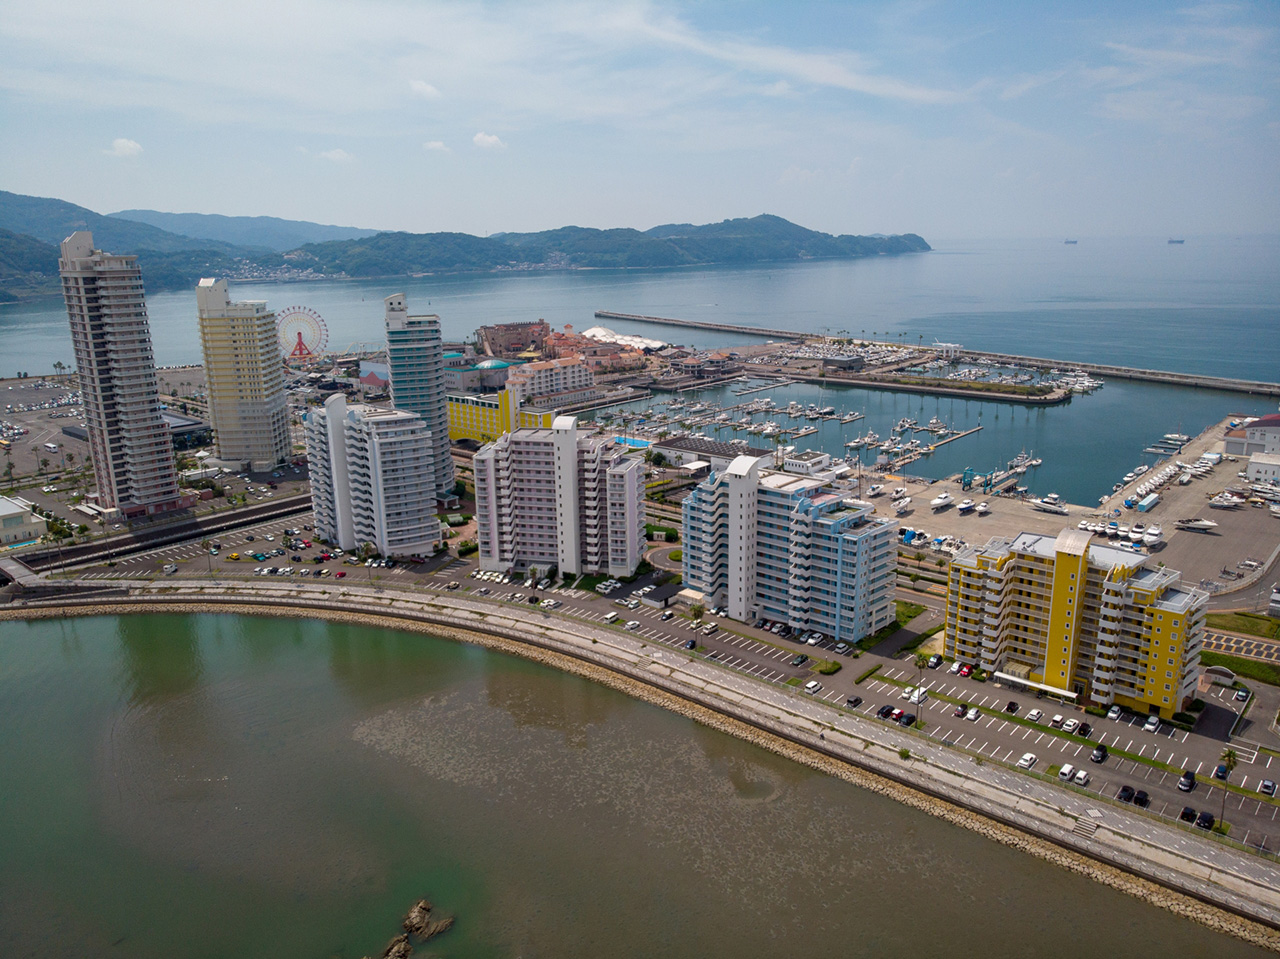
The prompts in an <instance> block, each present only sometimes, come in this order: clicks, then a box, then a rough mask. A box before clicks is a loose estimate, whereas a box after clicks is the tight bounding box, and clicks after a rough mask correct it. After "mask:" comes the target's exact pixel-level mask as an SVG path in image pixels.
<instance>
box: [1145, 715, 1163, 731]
mask: <svg viewBox="0 0 1280 959" xmlns="http://www.w3.org/2000/svg"><path fill="white" fill-rule="evenodd" d="M1142 731H1143V732H1144V733H1158V732H1159V731H1160V717H1159V716H1156V715H1154V714H1152V715H1151V716H1149V717H1147V721H1146V722H1145V723H1143V724H1142Z"/></svg>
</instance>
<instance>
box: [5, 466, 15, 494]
mask: <svg viewBox="0 0 1280 959" xmlns="http://www.w3.org/2000/svg"><path fill="white" fill-rule="evenodd" d="M4 477H5V479H6V480H8V481H9V491H10V492H12V491H13V460H9V461H8V462H6V463H5V464H4Z"/></svg>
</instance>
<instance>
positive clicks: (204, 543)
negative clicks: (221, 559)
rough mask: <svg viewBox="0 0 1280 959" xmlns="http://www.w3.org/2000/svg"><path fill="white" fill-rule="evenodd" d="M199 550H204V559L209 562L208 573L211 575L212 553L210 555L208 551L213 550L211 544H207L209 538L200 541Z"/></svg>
mask: <svg viewBox="0 0 1280 959" xmlns="http://www.w3.org/2000/svg"><path fill="white" fill-rule="evenodd" d="M200 548H201V549H202V550H204V558H205V559H207V560H208V561H209V572H210V573H212V572H213V553H211V552H210V550H211V549H213V544H212V543H210V542H209V537H207V536H206V537H205V538H204V539H202V540H200Z"/></svg>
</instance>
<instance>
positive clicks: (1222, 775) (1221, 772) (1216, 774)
mask: <svg viewBox="0 0 1280 959" xmlns="http://www.w3.org/2000/svg"><path fill="white" fill-rule="evenodd" d="M1213 778H1214V779H1221V780H1223V781H1225V780H1226V778H1227V764H1226V763H1218V767H1217V768H1216V769H1215V770H1214V771H1213Z"/></svg>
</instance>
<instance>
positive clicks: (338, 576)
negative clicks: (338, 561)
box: [333, 569, 347, 579]
mask: <svg viewBox="0 0 1280 959" xmlns="http://www.w3.org/2000/svg"><path fill="white" fill-rule="evenodd" d="M346 575H347V571H346V570H345V569H340V570H338V571H337V572H336V573H334V574H333V578H334V579H342V577H344V576H346Z"/></svg>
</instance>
